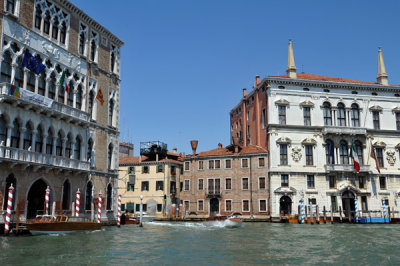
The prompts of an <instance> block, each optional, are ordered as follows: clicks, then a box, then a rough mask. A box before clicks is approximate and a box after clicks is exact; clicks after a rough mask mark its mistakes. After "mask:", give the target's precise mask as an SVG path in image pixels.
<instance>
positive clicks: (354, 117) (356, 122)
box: [351, 103, 360, 127]
mask: <svg viewBox="0 0 400 266" xmlns="http://www.w3.org/2000/svg"><path fill="white" fill-rule="evenodd" d="M351 126H353V127H360V109H359V108H358V105H357V104H355V103H353V104H352V105H351Z"/></svg>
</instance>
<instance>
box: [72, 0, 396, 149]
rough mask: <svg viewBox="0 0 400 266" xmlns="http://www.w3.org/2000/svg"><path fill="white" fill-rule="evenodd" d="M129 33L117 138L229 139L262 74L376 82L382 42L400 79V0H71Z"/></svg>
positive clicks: (203, 143) (184, 142)
mask: <svg viewBox="0 0 400 266" xmlns="http://www.w3.org/2000/svg"><path fill="white" fill-rule="evenodd" d="M72 2H73V3H74V4H75V5H77V6H78V7H79V8H80V9H82V10H83V11H84V12H86V13H87V14H88V15H89V16H91V17H92V18H93V19H95V20H96V21H97V22H99V23H100V24H102V25H103V26H104V27H106V28H107V29H108V30H110V31H111V32H112V33H114V34H115V35H116V36H117V37H119V38H120V39H121V40H122V41H124V42H125V45H124V46H123V47H122V49H121V80H122V82H121V86H120V95H121V106H120V119H121V121H120V122H121V123H120V125H121V126H120V131H121V133H120V141H125V142H131V143H133V144H134V145H135V149H134V154H135V156H136V155H139V145H140V142H142V141H143V142H144V141H154V140H160V141H162V142H164V143H166V144H168V149H169V150H170V151H172V148H173V147H177V148H178V152H185V153H190V152H191V147H190V140H198V141H199V145H198V148H197V150H198V151H205V150H209V149H215V148H217V147H218V143H219V142H221V143H222V144H223V145H225V146H226V145H229V144H230V127H229V121H230V118H229V112H230V110H231V109H232V108H233V107H234V106H236V105H237V104H238V103H239V101H240V100H241V96H242V89H243V88H247V90H248V92H249V91H250V90H251V89H252V86H253V85H254V82H255V76H256V75H260V76H261V78H263V77H265V76H267V75H285V74H286V72H285V71H286V68H287V53H288V39H292V40H293V49H294V57H295V63H296V67H297V72H298V73H299V72H306V73H311V74H319V75H325V76H331V77H341V78H348V79H355V80H364V81H372V82H375V81H376V75H377V69H378V47H382V51H383V57H384V61H385V66H386V72H387V73H388V75H389V83H391V84H400V64H398V62H399V59H400V45H399V43H400V42H399V39H400V31H399V30H398V29H399V27H398V25H399V20H398V11H399V10H400V1H383V0H381V1H368V0H363V1H361V0H360V1H355V0H352V1H351V0H346V1H339V0H336V1H320V0H319V1H317V0H316V1H307V0H304V1H291V0H285V1H277V0H269V1H268V0H168V1H166V0H141V1H138V0H113V1H109V0H97V1H95V0H72Z"/></svg>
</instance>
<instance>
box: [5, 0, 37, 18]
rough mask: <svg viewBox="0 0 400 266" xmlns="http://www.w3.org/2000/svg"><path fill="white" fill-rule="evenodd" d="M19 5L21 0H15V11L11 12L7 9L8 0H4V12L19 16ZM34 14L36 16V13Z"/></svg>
mask: <svg viewBox="0 0 400 266" xmlns="http://www.w3.org/2000/svg"><path fill="white" fill-rule="evenodd" d="M19 7H20V0H15V6H14V13H10V12H8V11H7V0H4V12H5V13H8V14H11V15H13V16H15V17H19ZM33 16H34V17H35V13H33Z"/></svg>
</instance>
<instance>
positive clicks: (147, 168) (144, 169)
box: [142, 166, 150, 174]
mask: <svg viewBox="0 0 400 266" xmlns="http://www.w3.org/2000/svg"><path fill="white" fill-rule="evenodd" d="M149 172H150V169H149V167H148V166H143V167H142V174H148V173H149Z"/></svg>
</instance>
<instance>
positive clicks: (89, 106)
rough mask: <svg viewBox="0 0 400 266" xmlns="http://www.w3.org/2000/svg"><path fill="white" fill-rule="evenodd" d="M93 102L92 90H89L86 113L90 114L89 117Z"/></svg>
mask: <svg viewBox="0 0 400 266" xmlns="http://www.w3.org/2000/svg"><path fill="white" fill-rule="evenodd" d="M93 103H94V91H93V90H90V92H89V99H88V113H89V114H90V118H92V113H93Z"/></svg>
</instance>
